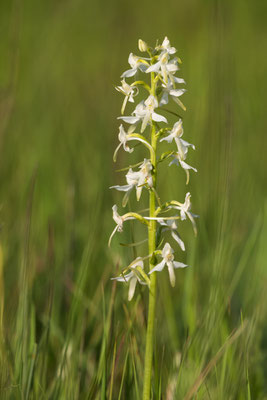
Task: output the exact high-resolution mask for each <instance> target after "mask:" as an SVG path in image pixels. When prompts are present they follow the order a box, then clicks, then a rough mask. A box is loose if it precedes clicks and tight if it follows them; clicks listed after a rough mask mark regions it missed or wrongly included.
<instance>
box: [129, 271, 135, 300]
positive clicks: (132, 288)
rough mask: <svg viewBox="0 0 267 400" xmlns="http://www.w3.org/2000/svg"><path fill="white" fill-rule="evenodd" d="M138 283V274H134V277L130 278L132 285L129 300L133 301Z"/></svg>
mask: <svg viewBox="0 0 267 400" xmlns="http://www.w3.org/2000/svg"><path fill="white" fill-rule="evenodd" d="M136 283H137V278H136V276H133V277H132V279H131V280H130V286H129V292H128V300H129V301H131V300H132V298H133V296H134V292H135V287H136Z"/></svg>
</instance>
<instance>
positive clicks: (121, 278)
mask: <svg viewBox="0 0 267 400" xmlns="http://www.w3.org/2000/svg"><path fill="white" fill-rule="evenodd" d="M133 275H134V273H133V272H130V273H129V274H127V275H123V276H118V277H117V278H111V280H112V281H118V282H128V281H129V280H130V279H131V278H132V277H133Z"/></svg>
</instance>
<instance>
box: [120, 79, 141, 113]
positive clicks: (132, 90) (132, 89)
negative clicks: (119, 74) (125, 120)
mask: <svg viewBox="0 0 267 400" xmlns="http://www.w3.org/2000/svg"><path fill="white" fill-rule="evenodd" d="M115 89H116V90H118V92H120V93H122V94H124V96H125V98H124V101H123V103H122V107H121V113H122V114H123V113H124V110H125V107H126V104H127V101H129V102H130V103H134V96H136V95H137V94H138V88H137V87H136V86H131V85H128V83H126V82H125V79H123V80H122V81H121V86H115Z"/></svg>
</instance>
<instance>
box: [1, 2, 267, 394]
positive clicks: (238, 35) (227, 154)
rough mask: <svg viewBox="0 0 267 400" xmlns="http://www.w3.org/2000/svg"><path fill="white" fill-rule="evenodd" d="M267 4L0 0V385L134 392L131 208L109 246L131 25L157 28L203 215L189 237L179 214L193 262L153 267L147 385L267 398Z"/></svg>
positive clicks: (140, 353) (138, 348) (175, 193)
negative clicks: (183, 86)
mask: <svg viewBox="0 0 267 400" xmlns="http://www.w3.org/2000/svg"><path fill="white" fill-rule="evenodd" d="M147 15H149V16H150V18H151V20H149V21H148V20H147ZM265 17H266V7H265V6H264V4H263V3H262V2H260V1H256V2H252V1H249V0H245V1H241V0H237V1H235V2H230V1H229V0H226V1H225V2H223V3H222V2H218V1H212V0H207V1H205V2H204V1H202V2H201V1H197V0H192V1H190V2H187V1H186V2H181V4H177V3H176V2H171V1H168V2H167V3H166V5H165V7H163V6H162V5H160V4H158V5H155V3H154V2H152V1H150V0H149V1H148V2H147V3H146V4H144V3H143V2H141V1H140V0H137V1H136V2H135V5H134V7H132V8H130V5H128V3H126V2H122V1H119V0H117V1H115V2H104V4H102V3H100V2H99V3H97V2H95V3H93V2H91V3H90V2H85V1H84V0H78V1H74V0H69V1H67V2H56V3H55V2H53V1H47V2H34V1H28V2H23V1H19V0H14V1H13V2H9V1H3V2H1V5H0V21H1V31H2V39H1V41H0V50H1V54H2V55H3V56H2V57H1V62H0V116H1V118H0V226H1V228H0V229H1V231H0V398H1V399H101V400H102V399H127V400H128V399H129V400H130V399H141V397H142V387H143V366H144V351H145V332H146V316H147V293H146V292H145V291H142V290H139V291H138V293H137V296H136V297H135V298H134V300H133V301H132V302H131V303H129V302H128V301H127V290H125V288H124V287H123V285H119V284H118V285H116V282H112V281H110V278H111V277H113V276H117V274H118V271H119V270H120V268H121V267H122V266H124V265H128V261H129V260H130V258H131V256H132V254H130V255H129V249H126V248H125V247H123V246H120V245H119V243H120V242H124V243H126V242H127V241H128V242H131V241H133V235H134V237H135V238H136V237H139V236H140V240H141V239H142V238H143V236H142V235H143V230H142V228H140V230H139V228H137V230H136V225H135V226H134V229H133V227H130V228H129V229H128V230H127V229H126V230H125V233H126V238H125V236H124V237H123V238H121V237H118V238H116V239H114V243H113V246H112V249H111V250H109V249H108V248H107V242H108V237H109V235H110V233H111V231H112V229H113V221H112V218H111V215H112V214H111V207H112V205H113V204H114V202H115V201H116V200H118V199H119V196H117V195H115V194H114V193H111V191H109V189H108V187H109V186H110V185H111V184H114V182H118V183H119V180H120V179H121V177H120V175H119V174H117V173H115V168H114V166H113V163H112V154H113V151H114V149H115V147H116V145H117V126H118V124H117V121H116V119H115V116H117V115H118V113H119V110H120V102H121V97H120V95H119V94H118V93H116V91H115V90H114V87H113V85H117V84H118V83H119V81H118V76H119V75H120V73H121V72H122V71H124V70H125V69H126V67H127V65H126V64H127V63H126V60H127V55H128V52H129V49H133V48H136V42H137V38H139V37H142V38H143V39H144V40H146V41H147V42H150V43H154V42H155V41H156V39H159V40H162V39H163V37H164V36H165V35H168V36H169V38H170V39H171V42H172V43H173V44H175V46H176V47H177V48H178V51H179V53H180V54H181V58H182V59H183V65H182V76H183V77H184V78H185V80H186V81H187V82H188V85H187V89H188V93H187V94H186V95H185V102H186V105H187V108H188V111H187V112H186V114H185V115H184V117H185V119H184V125H185V129H186V132H187V135H188V138H189V141H190V142H191V141H192V142H193V143H194V144H195V145H196V147H197V151H196V152H194V153H192V154H191V158H190V160H192V163H193V165H194V166H196V167H197V168H198V171H199V172H198V176H197V177H195V176H193V174H191V175H192V176H191V178H190V184H189V189H190V191H191V192H192V196H193V207H194V211H196V212H197V213H198V214H199V215H201V218H200V219H199V220H198V232H199V233H198V237H197V238H196V239H195V238H192V235H191V226H190V225H189V224H188V225H186V226H185V227H184V228H183V237H184V238H187V239H186V240H185V242H186V246H187V249H188V251H187V255H186V259H184V260H181V261H183V262H187V263H188V264H189V265H191V268H190V269H187V270H182V271H179V274H178V273H177V276H176V277H177V284H176V287H175V288H174V289H171V288H170V285H169V282H168V276H167V272H166V271H165V272H166V274H163V278H162V279H161V280H160V282H159V285H158V287H159V290H158V291H159V295H158V299H157V316H156V336H155V342H154V354H155V356H154V360H153V365H154V375H153V386H152V392H153V399H167V400H170V399H186V400H189V399H198V400H200V399H212V400H217V399H218V400H225V399H227V400H228V399H229V400H230V399H238V400H243V399H266V398H267V386H266V382H267V372H266V371H267V358H266V349H267V333H266V314H267V310H266V298H265V293H266V282H267V280H266V278H267V271H266V259H267V249H266V241H267V225H266V217H267V215H266V214H267V209H266V187H267V186H266V177H265V171H266V161H265V160H266V154H265V149H264V145H265V146H266V138H265V130H266V118H265V97H266V95H265V94H266V89H267V87H266V86H267V78H266V73H265V71H266V67H267V58H266V56H265V55H264V54H263V53H264V52H263V48H264V43H265V39H266V23H265V21H266V20H265ZM133 160H134V155H133ZM125 163H126V157H125V155H124V154H120V157H119V159H118V163H117V164H118V169H119V168H120V167H124V166H125ZM116 167H117V166H116ZM166 182H170V183H169V184H168V185H167V184H166ZM180 182H184V176H183V171H182V172H181V173H180V174H179V173H177V169H171V168H170V169H169V170H168V171H167V172H165V174H164V177H163V178H162V179H161V181H160V183H159V185H160V187H161V192H162V193H163V194H164V195H163V197H166V199H168V198H183V195H184V184H182V185H181V183H180ZM113 196H114V197H113ZM116 196H117V197H116ZM162 200H164V199H162ZM144 204H145V203H144ZM131 207H133V205H132V204H131ZM127 239H129V240H127ZM130 251H133V252H134V249H132V248H131V249H130ZM133 255H134V253H133Z"/></svg>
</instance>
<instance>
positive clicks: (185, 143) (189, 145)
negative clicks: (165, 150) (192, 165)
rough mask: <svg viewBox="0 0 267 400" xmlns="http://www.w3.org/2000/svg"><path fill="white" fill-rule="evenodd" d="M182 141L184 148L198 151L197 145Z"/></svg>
mask: <svg viewBox="0 0 267 400" xmlns="http://www.w3.org/2000/svg"><path fill="white" fill-rule="evenodd" d="M180 140H181V142H182V144H183V146H185V147H192V149H194V150H195V149H196V148H195V145H193V144H192V143H189V142H187V141H186V140H184V139H180Z"/></svg>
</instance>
